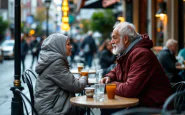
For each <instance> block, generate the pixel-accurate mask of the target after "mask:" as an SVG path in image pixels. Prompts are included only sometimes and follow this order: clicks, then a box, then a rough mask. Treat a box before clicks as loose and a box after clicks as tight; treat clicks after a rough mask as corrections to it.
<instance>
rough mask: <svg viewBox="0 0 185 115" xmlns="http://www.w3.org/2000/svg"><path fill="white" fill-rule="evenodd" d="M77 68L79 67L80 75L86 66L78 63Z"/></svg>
mask: <svg viewBox="0 0 185 115" xmlns="http://www.w3.org/2000/svg"><path fill="white" fill-rule="evenodd" d="M77 67H78V72H79V73H80V72H81V71H82V69H83V68H84V64H83V63H77Z"/></svg>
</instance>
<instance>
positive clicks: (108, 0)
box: [102, 0, 120, 8]
mask: <svg viewBox="0 0 185 115" xmlns="http://www.w3.org/2000/svg"><path fill="white" fill-rule="evenodd" d="M116 2H120V0H103V2H102V6H103V7H104V8H105V7H108V6H110V5H112V4H115V3H116Z"/></svg>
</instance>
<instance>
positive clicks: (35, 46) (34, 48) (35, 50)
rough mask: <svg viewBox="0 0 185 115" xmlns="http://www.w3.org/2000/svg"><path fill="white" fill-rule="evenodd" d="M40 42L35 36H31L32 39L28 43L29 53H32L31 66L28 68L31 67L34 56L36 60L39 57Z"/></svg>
mask: <svg viewBox="0 0 185 115" xmlns="http://www.w3.org/2000/svg"><path fill="white" fill-rule="evenodd" d="M40 45H41V44H40V42H39V41H38V40H37V39H36V36H32V41H31V43H30V48H31V55H32V62H31V66H30V69H32V68H33V64H34V61H35V58H36V62H37V60H38V57H39V52H40Z"/></svg>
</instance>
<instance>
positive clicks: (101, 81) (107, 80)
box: [100, 77, 110, 83]
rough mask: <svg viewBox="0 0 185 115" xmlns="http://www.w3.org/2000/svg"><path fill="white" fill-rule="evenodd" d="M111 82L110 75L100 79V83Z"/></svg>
mask: <svg viewBox="0 0 185 115" xmlns="http://www.w3.org/2000/svg"><path fill="white" fill-rule="evenodd" d="M109 82H110V77H104V78H102V79H101V80H100V83H109Z"/></svg>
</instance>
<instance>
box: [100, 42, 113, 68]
mask: <svg viewBox="0 0 185 115" xmlns="http://www.w3.org/2000/svg"><path fill="white" fill-rule="evenodd" d="M100 47H102V48H103V50H102V51H100V52H99V53H100V61H99V62H100V66H101V69H107V68H108V67H109V66H110V65H111V64H114V63H115V61H116V55H114V54H113V53H112V44H111V41H110V40H109V39H107V40H105V41H104V43H103V44H102V45H101V46H100Z"/></svg>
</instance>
